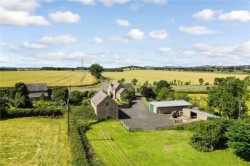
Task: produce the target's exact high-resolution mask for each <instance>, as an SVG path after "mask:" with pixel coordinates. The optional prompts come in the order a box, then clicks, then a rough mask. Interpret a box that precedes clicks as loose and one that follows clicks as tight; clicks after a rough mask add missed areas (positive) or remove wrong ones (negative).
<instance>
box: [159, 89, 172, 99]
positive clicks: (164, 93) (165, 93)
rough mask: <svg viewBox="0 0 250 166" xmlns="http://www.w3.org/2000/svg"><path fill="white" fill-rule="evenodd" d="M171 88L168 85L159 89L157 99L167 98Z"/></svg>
mask: <svg viewBox="0 0 250 166" xmlns="http://www.w3.org/2000/svg"><path fill="white" fill-rule="evenodd" d="M170 91H171V90H170V89H169V88H167V87H163V88H161V89H160V90H159V92H158V95H157V100H166V99H167V97H168V95H169V93H170Z"/></svg>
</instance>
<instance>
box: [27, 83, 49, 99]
mask: <svg viewBox="0 0 250 166" xmlns="http://www.w3.org/2000/svg"><path fill="white" fill-rule="evenodd" d="M26 86H27V88H28V91H29V98H30V99H33V100H36V99H39V98H40V96H41V95H42V94H44V96H45V98H47V99H49V98H50V96H51V91H50V90H49V89H48V87H47V84H46V83H35V84H26Z"/></svg>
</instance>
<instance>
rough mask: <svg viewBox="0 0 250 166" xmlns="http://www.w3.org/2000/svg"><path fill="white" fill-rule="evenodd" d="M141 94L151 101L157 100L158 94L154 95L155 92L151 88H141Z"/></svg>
mask: <svg viewBox="0 0 250 166" xmlns="http://www.w3.org/2000/svg"><path fill="white" fill-rule="evenodd" d="M141 94H142V96H144V97H145V98H146V99H147V100H149V99H155V98H156V94H155V93H154V91H153V90H152V88H151V87H146V86H143V87H142V88H141Z"/></svg>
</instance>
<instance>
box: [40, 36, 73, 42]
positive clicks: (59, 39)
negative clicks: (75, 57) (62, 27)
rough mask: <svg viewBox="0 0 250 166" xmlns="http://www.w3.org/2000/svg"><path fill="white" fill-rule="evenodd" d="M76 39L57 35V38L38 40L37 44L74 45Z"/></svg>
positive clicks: (49, 37)
mask: <svg viewBox="0 0 250 166" xmlns="http://www.w3.org/2000/svg"><path fill="white" fill-rule="evenodd" d="M76 41H77V38H75V37H73V36H70V35H59V36H54V37H51V36H44V37H42V38H41V39H39V40H38V42H39V43H42V44H69V43H75V42H76Z"/></svg>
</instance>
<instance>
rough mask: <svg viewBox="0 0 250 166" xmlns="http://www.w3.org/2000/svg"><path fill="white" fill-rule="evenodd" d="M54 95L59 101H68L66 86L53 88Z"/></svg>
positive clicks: (54, 98)
mask: <svg viewBox="0 0 250 166" xmlns="http://www.w3.org/2000/svg"><path fill="white" fill-rule="evenodd" d="M52 97H53V100H54V101H56V102H57V103H62V102H64V103H66V101H67V98H68V89H67V88H66V87H55V88H53V94H52Z"/></svg>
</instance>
